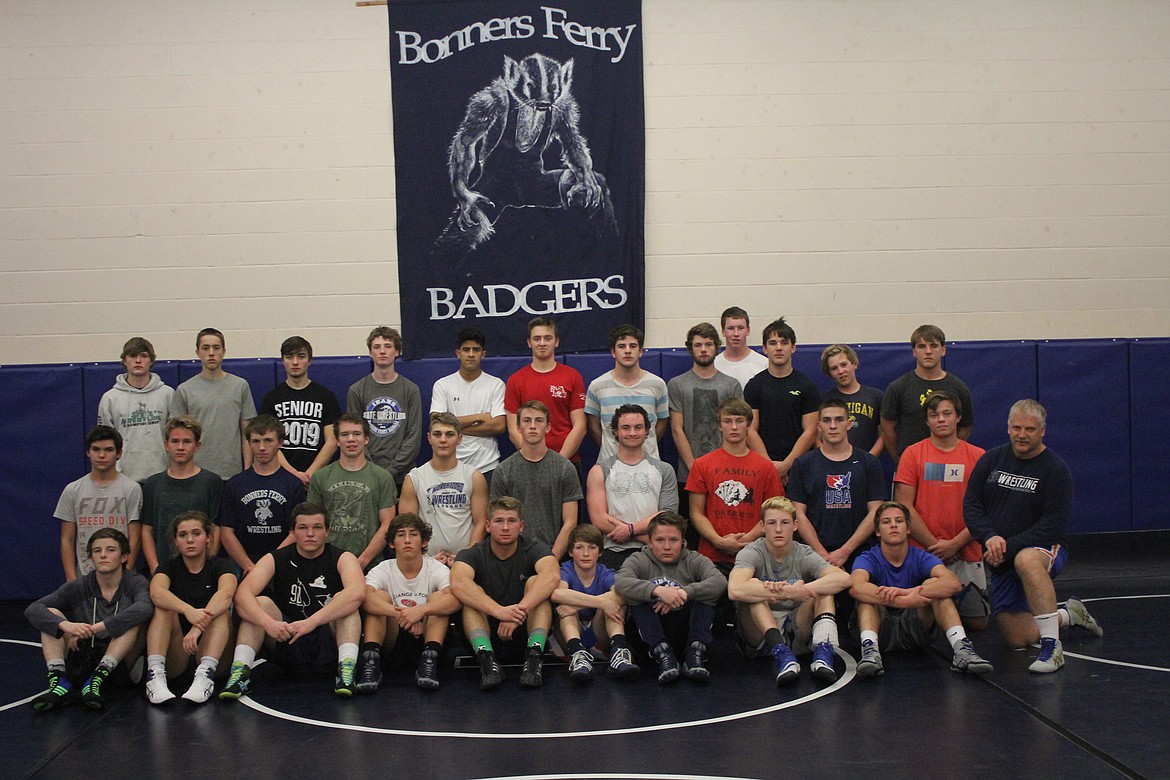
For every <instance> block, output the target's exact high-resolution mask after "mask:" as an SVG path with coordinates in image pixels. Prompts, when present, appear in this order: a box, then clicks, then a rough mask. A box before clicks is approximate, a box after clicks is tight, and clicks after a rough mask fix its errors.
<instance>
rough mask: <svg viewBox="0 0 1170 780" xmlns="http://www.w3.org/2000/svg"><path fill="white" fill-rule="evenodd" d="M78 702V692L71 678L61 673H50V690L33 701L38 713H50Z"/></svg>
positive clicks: (33, 706)
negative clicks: (74, 688)
mask: <svg viewBox="0 0 1170 780" xmlns="http://www.w3.org/2000/svg"><path fill="white" fill-rule="evenodd" d="M75 701H77V692H76V691H74V690H73V685H72V684H71V683H70V682H69V678H68V677H66V676H65V675H64V674H61V673H60V672H49V689H48V690H47V691H45V692H44V693H42V694H41V695H40V696H38V697H36V698H35V699H33V700H32V708H33V709H34V710H36V711H37V712H48V711H49V710H55V709H58V708H59V707H64V706H65V705H67V704H72V703H73V702H75Z"/></svg>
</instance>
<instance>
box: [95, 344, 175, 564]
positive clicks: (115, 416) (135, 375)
mask: <svg viewBox="0 0 1170 780" xmlns="http://www.w3.org/2000/svg"><path fill="white" fill-rule="evenodd" d="M122 366H123V367H124V368H125V369H126V373H125V374H119V375H118V378H117V379H115V380H114V386H113V387H112V388H110V389H109V390H107V391H106V393H105V395H103V396H102V400H101V401H100V402H98V412H97V422H98V425H108V426H109V427H111V428H113V429H114V430H116V431H117V432H118V433H120V434H121V435H122V442H123V445H122V449H123V452H122V459H121V460H120V461H119V463H118V468H119V469H120V470H121V472H122V473H123V474H125V475H126V476H128V477H130V479H132V480H134V481H135V482H143V481H145V480H146V478H147V477H149V476H150V475H151V474H157V473H158V472H160V471H162V470H163V469H165V468H166V467H167V453H166V450H164V449H163V435H162V429H163V425H164V424H165V423H166V421H167V417H169V416H170V415H169V411H170V408H171V399H172V398H173V397H174V395H175V391H174V390H173V389H171V387H170V386H169V385H166V384H164V383H163V381H162V378H161V377H159V375H158V374H155V373H152V372H151V369H152V368H153V367H154V345H153V344H151V343H150V342H149V341H147V340H146V339H144V338H142V337H141V336H135V337H134V338H132V339H130V340H129V341H127V342H126V345H125V346H124V347H122ZM133 541H134V540H133V539H131V542H133ZM131 560H133V559H131Z"/></svg>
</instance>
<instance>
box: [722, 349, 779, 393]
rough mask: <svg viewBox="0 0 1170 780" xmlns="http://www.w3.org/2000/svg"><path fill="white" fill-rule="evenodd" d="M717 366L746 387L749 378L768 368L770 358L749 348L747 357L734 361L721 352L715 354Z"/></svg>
mask: <svg viewBox="0 0 1170 780" xmlns="http://www.w3.org/2000/svg"><path fill="white" fill-rule="evenodd" d="M715 368H717V369H719V370H720V371H722V372H723V373H725V374H729V375H731V376H733V377H735V378H736V379H738V380H739V384H740V385H741V386H743V387H746V386H747V383H748V380H749V379H751V378H752V377H753V376H755V375H756V374H758V373H760V372H761V371H763V370H765V369H767V368H768V358H766V357H764V356H763V355H761V354H760V353H759V352H756V351H755V350H754V349H749V350H748V355H747V357H745V358H744V359H743V360H738V361H736V362H734V363H733V362H731V361H730V360H728V359H727V357H726V353H725V352H720V353H719V354H718V355H716V356H715Z"/></svg>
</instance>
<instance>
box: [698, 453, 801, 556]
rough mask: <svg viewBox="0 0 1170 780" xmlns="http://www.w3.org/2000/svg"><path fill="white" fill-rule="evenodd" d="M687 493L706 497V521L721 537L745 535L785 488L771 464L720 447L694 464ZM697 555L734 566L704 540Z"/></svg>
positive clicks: (752, 456)
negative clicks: (766, 502)
mask: <svg viewBox="0 0 1170 780" xmlns="http://www.w3.org/2000/svg"><path fill="white" fill-rule="evenodd" d="M687 492H688V493H702V494H703V495H705V496H706V497H707V502H706V513H707V519H708V520H710V521H711V525H712V526H714V527H715V532H716V533H717V534H719V535H720V536H726V535H727V534H733V533H745V532H747V531H750V530H752V528H754V527H755V525H756V523H758V522H760V506H761V505H762V504H763V503H764V502H765V501H767V500H768V499H769V498H772V497H773V496H782V495H784V485H783V484H782V483H781V482H780V476H779V475H778V474H777V473H776V467H775V466H773V465H772V461H770V460H768V459H767V458H765V457H764V456H762V455H758V454H756V453H755V452H751V451H749V452H748V454H747V455H742V456H736V455H732V454H731V453H729V452H728V451H727V450H725V449H723V448H722V447H720V448H719V449H717V450H714V451H712V452H709V453H707V454H706V455H704V456H703V457H701V458H698V459H696V460H695V463H694V465H693V466H691V473H690V475H689V476H688V477H687ZM699 552H700V553H702V554H703V555H706V556H707V557H708V558H710V559H711V560H712V561H714V562H716V563H721V562H722V563H733V562H734V561H735V556H733V555H725V554H724V553H722V552H720V551H719V550H717V549H715V546H714V545H713V544H711V543H710V542H708V541H707V540H706V539H701V540H700V541H699Z"/></svg>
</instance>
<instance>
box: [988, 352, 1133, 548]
mask: <svg viewBox="0 0 1170 780" xmlns="http://www.w3.org/2000/svg"><path fill="white" fill-rule="evenodd" d="M1037 357H1038V359H1039V385H1040V398H1039V401H1040V403H1042V404H1044V408H1045V409H1046V410H1047V412H1048V434H1047V435H1046V436H1045V437H1044V442H1045V443H1046V444H1047V445H1049V446H1050V447H1052V449H1053V450H1054V451H1056V452H1057V453H1058V454H1060V455H1061V456H1062V457H1063V458H1064V459H1065V461H1066V462H1067V463H1068V465H1069V468H1070V469H1071V470H1072V475H1073V484H1074V485H1075V489H1076V499H1075V505H1074V510H1073V521H1072V524H1071V527H1070V530H1071V531H1072V532H1073V533H1091V532H1097V531H1129V530H1132V529H1133V522H1132V514H1131V513H1132V503H1131V500H1130V497H1131V492H1130V427H1129V420H1130V401H1129V344H1128V343H1127V342H1125V341H1116V340H1114V341H1107V340H1094V341H1053V342H1043V343H1041V344H1039V345H1038V346H1037ZM1005 435H1006V434H1005Z"/></svg>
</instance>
